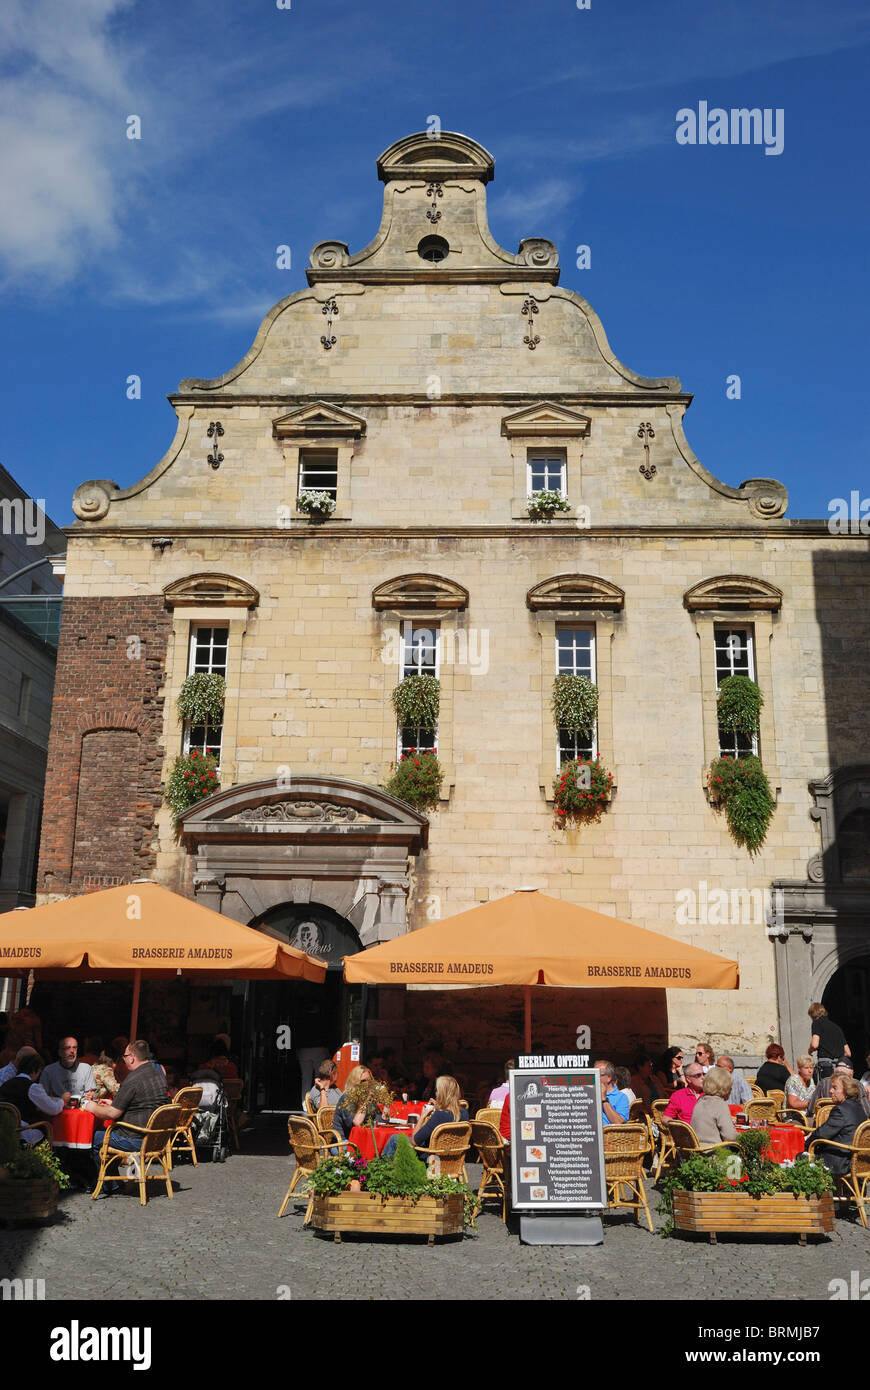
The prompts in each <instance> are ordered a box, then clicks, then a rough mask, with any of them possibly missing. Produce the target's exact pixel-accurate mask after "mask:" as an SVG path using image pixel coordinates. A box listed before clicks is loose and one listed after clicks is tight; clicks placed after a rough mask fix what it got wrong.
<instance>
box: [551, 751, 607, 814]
mask: <svg viewBox="0 0 870 1390" xmlns="http://www.w3.org/2000/svg"><path fill="white" fill-rule="evenodd" d="M612 786H613V774H612V773H611V772H608V771H607V768H606V767H605V766H604V764H603V763H602V761H601V759H600V758H574V759H573V760H572V761H571V762H569V763H563V764H562V766H561V768H560V769H559V776H558V777H557V778H556V780H555V782H554V783H553V796H554V810H555V812H556V821H557V823H558V824H559V825H567V823H568V821H569V820H597V819H598V817H599V816H600V815H601V813H602V811H603V810H604V808H605V806H606V805H607V803H608V801H609V800H610V789H611V787H612Z"/></svg>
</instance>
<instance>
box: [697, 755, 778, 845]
mask: <svg viewBox="0 0 870 1390" xmlns="http://www.w3.org/2000/svg"><path fill="white" fill-rule="evenodd" d="M708 784H709V787H710V791H711V792H712V793H713V796H714V798H715V799H717V800H720V801H722V803H723V804H724V806H725V818H726V820H727V822H728V829H729V830H730V832H731V834H732V836H733V838H734V840H735V841H736V842H737V844H738V845H745V847H746V848H747V849H748V850H749V853H750V854H755V853H756V851H757V850H759V849H760V848H761V846H762V845H763V844H764V840H765V836H766V835H767V831H768V829H769V827H770V822H771V819H772V817H773V809H774V806H775V805H776V802H775V801H774V798H773V792H772V791H771V789H770V783H769V782H768V780H767V775H766V773H765V771H764V768H763V767H762V766H761V763H760V761H759V760H758V758H756V757H755V756H754V755H753V754H750V755H749V756H747V757H745V758H729V757H728V756H727V755H726V756H725V757H723V758H717V759H716V760H715V762H714V763H713V764H712V766H711V768H710V776H709V779H708Z"/></svg>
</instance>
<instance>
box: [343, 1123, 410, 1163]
mask: <svg viewBox="0 0 870 1390" xmlns="http://www.w3.org/2000/svg"><path fill="white" fill-rule="evenodd" d="M391 1134H406V1135H407V1136H408V1137H409V1138H410V1135H411V1126H410V1125H408V1126H406V1127H405V1128H404V1129H400V1128H399V1127H398V1125H375V1137H374V1140H373V1139H372V1132H371V1130H370V1129H369V1128H368V1126H367V1125H366V1126H363V1125H354V1127H353V1129H352V1130H351V1132H350V1136H349V1137H350V1142H351V1144H356V1146H357V1148H358V1149H359V1151H360V1153H361V1154H362V1156H363V1158H365V1159H369V1158H374V1157H375V1144H377V1146H378V1153H379V1154H381V1153H383V1151H384V1149H385V1147H386V1144H387V1140H388V1139H389V1138H390V1135H391Z"/></svg>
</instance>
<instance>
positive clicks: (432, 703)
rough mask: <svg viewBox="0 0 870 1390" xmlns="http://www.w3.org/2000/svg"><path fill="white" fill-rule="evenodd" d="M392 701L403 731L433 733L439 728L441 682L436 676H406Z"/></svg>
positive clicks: (395, 691) (400, 682)
mask: <svg viewBox="0 0 870 1390" xmlns="http://www.w3.org/2000/svg"><path fill="white" fill-rule="evenodd" d="M392 699H393V709H394V710H395V711H396V717H397V719H398V721H399V727H400V728H401V729H408V728H410V729H425V731H426V732H427V733H433V732H434V731H435V729H436V728H437V727H438V709H439V706H440V703H441V682H440V681H439V680H438V679H436V677H435V676H417V675H411V676H405V678H404V680H401V681H399V684H398V685H397V686H396V688H395V690H394V691H393V696H392Z"/></svg>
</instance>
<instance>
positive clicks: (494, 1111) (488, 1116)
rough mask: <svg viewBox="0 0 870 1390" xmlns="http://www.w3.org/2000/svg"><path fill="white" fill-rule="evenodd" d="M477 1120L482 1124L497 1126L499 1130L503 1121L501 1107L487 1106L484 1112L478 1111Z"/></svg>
mask: <svg viewBox="0 0 870 1390" xmlns="http://www.w3.org/2000/svg"><path fill="white" fill-rule="evenodd" d="M474 1118H475V1120H480V1121H481V1123H482V1124H486V1125H495V1127H496V1129H498V1126H499V1121H500V1120H501V1107H500V1106H498V1105H485V1106H484V1108H483V1109H482V1110H478V1112H477V1114H476V1115H475V1117H474Z"/></svg>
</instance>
